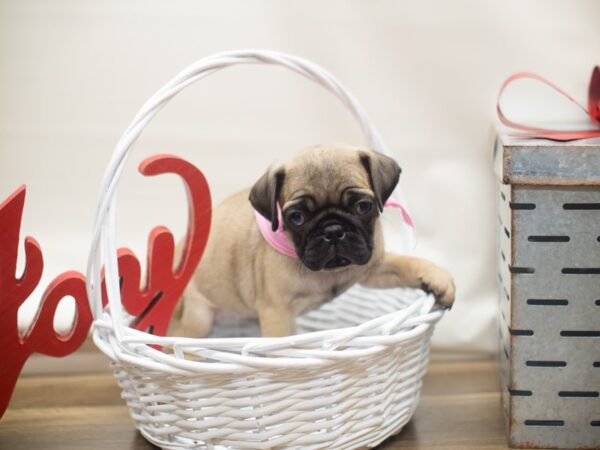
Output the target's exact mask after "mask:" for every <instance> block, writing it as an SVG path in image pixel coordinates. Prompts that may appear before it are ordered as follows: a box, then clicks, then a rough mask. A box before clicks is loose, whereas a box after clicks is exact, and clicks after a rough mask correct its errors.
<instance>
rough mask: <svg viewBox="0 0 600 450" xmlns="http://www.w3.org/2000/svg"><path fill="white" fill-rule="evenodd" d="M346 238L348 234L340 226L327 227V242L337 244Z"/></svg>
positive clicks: (324, 235)
mask: <svg viewBox="0 0 600 450" xmlns="http://www.w3.org/2000/svg"><path fill="white" fill-rule="evenodd" d="M345 237H346V232H345V231H344V229H343V228H342V226H341V225H339V224H337V223H336V224H333V225H327V226H326V227H325V228H324V230H323V238H324V239H325V241H327V242H331V243H335V242H337V241H341V240H342V239H344V238H345Z"/></svg>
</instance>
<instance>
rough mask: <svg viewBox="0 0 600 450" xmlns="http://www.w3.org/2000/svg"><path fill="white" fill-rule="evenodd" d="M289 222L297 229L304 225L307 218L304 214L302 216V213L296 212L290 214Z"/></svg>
mask: <svg viewBox="0 0 600 450" xmlns="http://www.w3.org/2000/svg"><path fill="white" fill-rule="evenodd" d="M288 220H289V222H290V223H291V224H292V225H294V226H295V227H299V226H301V225H304V221H305V218H304V214H302V213H301V212H300V211H294V212H291V213H290V214H288Z"/></svg>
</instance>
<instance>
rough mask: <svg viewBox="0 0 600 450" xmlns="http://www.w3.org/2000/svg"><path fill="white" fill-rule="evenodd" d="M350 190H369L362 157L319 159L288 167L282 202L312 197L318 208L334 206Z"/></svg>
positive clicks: (338, 156) (298, 162) (301, 161)
mask: <svg viewBox="0 0 600 450" xmlns="http://www.w3.org/2000/svg"><path fill="white" fill-rule="evenodd" d="M348 188H359V189H370V184H369V177H368V174H367V172H366V170H365V168H364V166H363V165H362V164H361V162H360V159H359V154H358V153H356V152H352V153H349V154H341V155H340V154H337V155H327V156H323V155H317V156H316V157H313V158H299V159H298V160H293V161H291V162H290V163H289V164H287V165H286V170H285V181H284V184H283V192H282V193H283V199H284V202H285V201H289V200H292V199H295V198H298V197H301V196H311V197H313V198H314V199H315V200H316V201H317V203H319V204H325V203H329V204H335V203H338V202H339V201H340V196H341V194H342V193H343V192H344V191H345V190H346V189H348Z"/></svg>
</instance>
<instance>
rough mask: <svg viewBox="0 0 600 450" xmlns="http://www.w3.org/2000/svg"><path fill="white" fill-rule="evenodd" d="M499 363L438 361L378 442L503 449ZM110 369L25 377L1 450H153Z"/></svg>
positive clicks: (389, 448)
mask: <svg viewBox="0 0 600 450" xmlns="http://www.w3.org/2000/svg"><path fill="white" fill-rule="evenodd" d="M502 427H503V425H502V416H501V409H500V397H499V392H498V378H497V375H496V367H495V364H494V362H493V361H485V360H483V361H481V360H480V361H470V362H464V361H463V362H432V363H431V364H430V367H429V371H428V373H427V375H426V377H425V382H424V388H423V393H422V397H421V403H420V405H419V407H418V409H417V412H416V414H415V416H414V418H413V419H412V421H411V422H410V423H409V424H408V425H407V426H406V427H405V428H404V430H403V431H402V432H401V433H400V434H399V435H397V436H395V437H393V438H390V439H389V440H388V441H386V442H385V443H383V444H382V445H381V446H379V447H378V449H379V450H396V449H446V450H452V449H456V450H457V449H478V450H485V449H505V448H507V447H506V441H505V439H504V434H503V428H502ZM152 448H155V447H154V446H152V445H150V444H149V443H147V442H146V441H145V440H144V438H143V437H141V435H140V434H139V433H138V432H137V431H136V430H135V428H134V426H133V423H132V422H131V420H130V418H129V415H128V412H127V409H126V407H125V405H124V403H123V401H122V400H121V399H120V397H119V389H118V388H117V386H116V383H115V380H114V379H113V377H112V375H110V374H109V373H107V372H101V373H92V374H73V375H29V376H22V377H21V378H20V380H19V382H18V383H17V387H16V390H15V393H14V396H13V399H12V401H11V404H10V407H9V409H8V410H7V411H6V413H5V415H4V417H3V418H2V419H1V420H0V449H11V450H12V449H44V450H47V449H78V450H81V449H94V450H101V449H152Z"/></svg>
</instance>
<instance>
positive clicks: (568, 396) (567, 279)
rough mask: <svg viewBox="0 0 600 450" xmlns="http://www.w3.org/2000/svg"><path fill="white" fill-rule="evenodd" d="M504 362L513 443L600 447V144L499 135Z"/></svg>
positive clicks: (504, 394) (496, 156)
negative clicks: (554, 141) (520, 138)
mask: <svg viewBox="0 0 600 450" xmlns="http://www.w3.org/2000/svg"><path fill="white" fill-rule="evenodd" d="M494 161H495V171H496V174H497V175H498V200H497V201H498V212H499V214H498V286H499V302H500V308H499V310H500V313H499V314H500V319H499V333H500V352H499V368H500V379H501V383H502V386H501V387H502V406H503V409H504V416H505V422H506V430H507V436H508V440H509V444H510V446H511V447H527V448H540V447H547V448H595V449H598V448H600V393H599V392H600V143H598V144H589V143H588V144H586V143H583V142H574V143H551V142H547V141H536V140H519V141H517V140H514V139H511V138H509V137H507V136H502V135H501V136H499V137H498V138H497V140H496V144H495V149H494Z"/></svg>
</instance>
